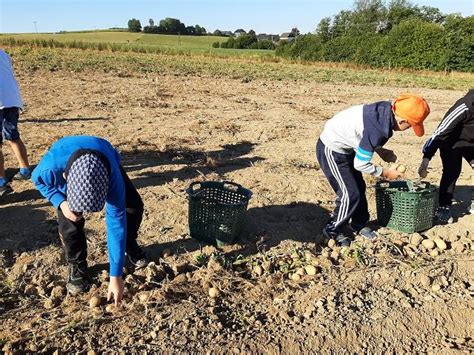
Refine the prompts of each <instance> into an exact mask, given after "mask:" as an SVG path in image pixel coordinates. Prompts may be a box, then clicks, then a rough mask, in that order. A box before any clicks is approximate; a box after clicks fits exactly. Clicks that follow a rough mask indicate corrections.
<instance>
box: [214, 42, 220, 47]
mask: <svg viewBox="0 0 474 355" xmlns="http://www.w3.org/2000/svg"><path fill="white" fill-rule="evenodd" d="M219 46H220V43H219V42H213V43H212V48H219Z"/></svg>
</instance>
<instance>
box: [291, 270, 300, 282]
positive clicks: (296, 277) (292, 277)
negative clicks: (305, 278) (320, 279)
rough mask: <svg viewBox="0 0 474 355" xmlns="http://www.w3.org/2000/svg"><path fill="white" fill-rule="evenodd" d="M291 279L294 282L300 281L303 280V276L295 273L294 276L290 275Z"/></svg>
mask: <svg viewBox="0 0 474 355" xmlns="http://www.w3.org/2000/svg"><path fill="white" fill-rule="evenodd" d="M290 279H292V280H293V281H299V280H301V275H300V274H297V273H296V272H295V273H294V274H291V275H290Z"/></svg>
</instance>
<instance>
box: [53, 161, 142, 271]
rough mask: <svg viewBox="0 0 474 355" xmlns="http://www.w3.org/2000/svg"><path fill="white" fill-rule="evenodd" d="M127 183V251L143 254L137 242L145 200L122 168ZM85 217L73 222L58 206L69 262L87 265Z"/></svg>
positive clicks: (61, 233)
mask: <svg viewBox="0 0 474 355" xmlns="http://www.w3.org/2000/svg"><path fill="white" fill-rule="evenodd" d="M120 171H121V172H122V177H123V180H124V183H125V206H126V208H127V243H126V251H127V254H129V255H131V256H136V255H139V254H141V249H140V247H139V246H138V244H137V241H136V239H137V236H138V229H139V228H140V224H141V222H142V217H143V202H142V199H141V197H140V195H139V193H138V191H137V190H136V189H135V186H133V184H132V182H131V181H130V179H129V177H128V176H127V174H126V173H125V171H124V170H123V169H122V168H120ZM84 223H85V221H84V219H82V220H80V221H79V222H73V221H71V220H69V219H67V218H66V217H65V216H64V214H63V213H62V211H61V209H59V208H58V224H59V227H58V229H59V236H60V238H61V242H62V244H63V247H64V251H65V253H66V259H67V262H68V263H70V264H77V265H79V266H80V267H81V268H86V267H87V260H86V259H87V243H86V236H85V233H84Z"/></svg>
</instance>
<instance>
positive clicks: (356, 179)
mask: <svg viewBox="0 0 474 355" xmlns="http://www.w3.org/2000/svg"><path fill="white" fill-rule="evenodd" d="M316 154H317V157H318V161H319V165H320V167H321V169H322V170H323V172H324V175H325V176H326V178H327V179H328V181H329V184H330V185H331V187H332V188H333V190H334V192H335V193H336V194H337V198H336V208H335V210H334V213H333V217H332V220H331V221H330V222H329V224H328V226H327V228H329V229H331V231H334V232H342V227H343V226H344V225H346V224H347V222H349V220H351V224H352V226H353V227H354V229H357V230H360V229H362V228H363V227H365V225H366V224H367V222H368V221H369V219H370V215H369V208H368V205H367V198H366V197H365V189H366V185H365V181H364V178H363V177H362V173H361V172H360V171H358V170H356V169H355V168H354V157H355V153H351V154H340V153H337V152H334V151H332V150H330V149H329V148H327V147H326V146H325V145H324V143H323V142H321V140H318V144H317V146H316Z"/></svg>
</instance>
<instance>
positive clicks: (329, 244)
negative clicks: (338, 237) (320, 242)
mask: <svg viewBox="0 0 474 355" xmlns="http://www.w3.org/2000/svg"><path fill="white" fill-rule="evenodd" d="M335 246H336V241H335V240H334V239H329V241H328V247H329V248H331V249H332V248H334V247H335Z"/></svg>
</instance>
